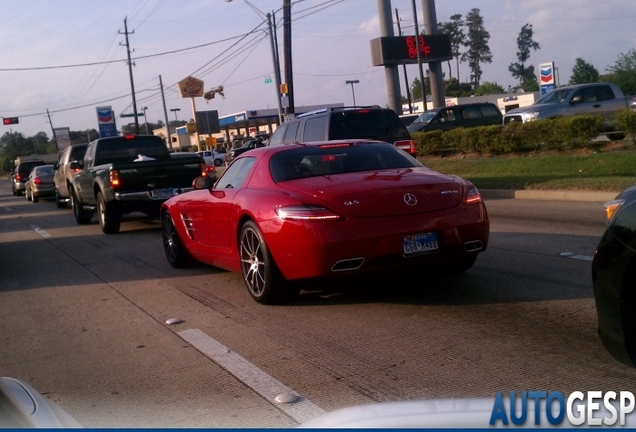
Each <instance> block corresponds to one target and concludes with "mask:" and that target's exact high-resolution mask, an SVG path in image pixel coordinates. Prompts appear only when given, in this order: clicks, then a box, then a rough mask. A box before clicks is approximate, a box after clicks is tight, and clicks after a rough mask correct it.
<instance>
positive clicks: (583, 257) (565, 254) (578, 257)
mask: <svg viewBox="0 0 636 432" xmlns="http://www.w3.org/2000/svg"><path fill="white" fill-rule="evenodd" d="M559 256H560V257H561V258H569V259H575V260H581V261H592V260H593V259H594V257H591V256H588V255H575V254H573V253H572V252H561V255H559Z"/></svg>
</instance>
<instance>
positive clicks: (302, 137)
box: [269, 106, 417, 156]
mask: <svg viewBox="0 0 636 432" xmlns="http://www.w3.org/2000/svg"><path fill="white" fill-rule="evenodd" d="M355 138H361V139H365V138H366V139H373V140H378V141H385V142H388V143H391V144H393V145H395V146H396V147H399V148H401V149H402V150H404V151H405V152H407V153H408V154H410V155H412V156H416V153H417V152H416V149H415V143H414V142H413V140H412V139H411V135H410V134H409V131H408V130H406V126H404V123H402V120H400V118H399V117H398V115H397V114H396V113H395V111H393V110H390V109H385V108H380V107H379V106H372V107H356V108H345V107H337V108H334V107H331V108H325V109H322V110H319V111H312V112H309V113H306V114H301V115H299V116H298V117H296V118H295V119H294V120H292V121H289V122H285V123H283V124H282V125H280V126H279V127H278V129H276V132H274V134H273V135H272V137H271V138H270V139H269V145H270V146H275V145H281V144H287V143H293V142H312V141H331V140H342V139H355Z"/></svg>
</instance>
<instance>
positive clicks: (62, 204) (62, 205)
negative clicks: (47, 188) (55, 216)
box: [55, 189, 66, 208]
mask: <svg viewBox="0 0 636 432" xmlns="http://www.w3.org/2000/svg"><path fill="white" fill-rule="evenodd" d="M55 206H56V207H57V208H66V203H65V202H63V201H60V193H59V191H58V190H57V189H55Z"/></svg>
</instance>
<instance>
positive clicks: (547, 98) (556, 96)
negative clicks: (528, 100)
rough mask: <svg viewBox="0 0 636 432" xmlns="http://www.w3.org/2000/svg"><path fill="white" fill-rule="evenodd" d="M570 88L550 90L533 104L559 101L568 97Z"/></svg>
mask: <svg viewBox="0 0 636 432" xmlns="http://www.w3.org/2000/svg"><path fill="white" fill-rule="evenodd" d="M571 91H572V90H552V91H551V92H548V93H546V94H545V95H543V96H542V97H541V98H540V99H538V100H537V101H536V102H535V103H534V105H542V104H550V103H561V102H563V101H564V100H566V99H567V98H568V95H569V94H570V92H571Z"/></svg>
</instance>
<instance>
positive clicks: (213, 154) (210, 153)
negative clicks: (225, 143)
mask: <svg viewBox="0 0 636 432" xmlns="http://www.w3.org/2000/svg"><path fill="white" fill-rule="evenodd" d="M197 154H198V155H199V156H201V157H202V158H203V160H204V161H205V163H206V165H214V166H221V165H223V164H224V163H225V154H224V153H219V152H217V151H216V150H204V151H199V152H197Z"/></svg>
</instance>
